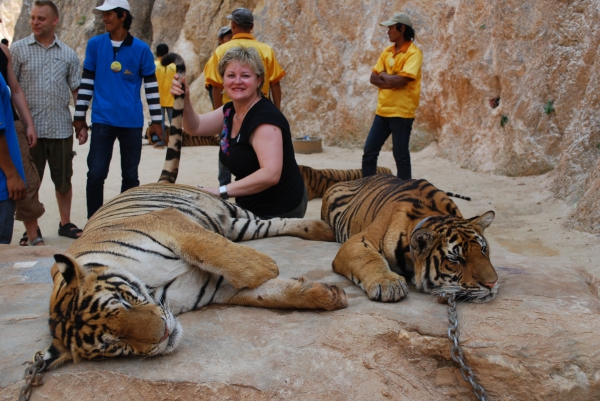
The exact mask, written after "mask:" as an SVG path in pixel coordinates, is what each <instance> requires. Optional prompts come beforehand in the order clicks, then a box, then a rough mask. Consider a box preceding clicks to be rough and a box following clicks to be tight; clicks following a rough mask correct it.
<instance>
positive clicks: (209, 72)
mask: <svg viewBox="0 0 600 401" xmlns="http://www.w3.org/2000/svg"><path fill="white" fill-rule="evenodd" d="M227 19H229V20H231V32H232V33H233V38H232V39H231V40H230V41H229V42H227V43H224V44H222V45H221V46H219V47H217V49H216V50H215V53H214V55H213V57H212V58H211V59H210V60H209V62H208V63H207V66H206V69H205V70H204V72H205V78H206V83H207V84H210V85H212V86H213V103H214V104H213V106H214V108H215V109H218V108H219V107H221V106H222V105H223V104H225V103H227V102H228V101H229V100H230V99H229V98H228V97H227V95H225V94H224V93H222V92H223V78H222V77H221V75H220V74H219V61H221V58H222V57H223V55H224V54H225V53H226V52H227V50H229V49H231V48H233V47H239V46H244V47H253V48H255V49H256V50H258V53H259V54H260V58H261V59H262V61H263V64H264V65H265V82H264V85H263V87H262V90H263V93H264V95H265V96H267V97H269V92H270V93H271V100H272V101H273V103H274V104H275V106H276V107H277V108H278V109H281V85H280V83H279V81H281V79H282V78H283V77H284V76H285V71H284V70H283V68H281V66H280V65H279V63H278V62H277V59H276V58H275V52H273V49H272V48H271V46H269V45H267V44H266V43H262V42H259V41H258V40H256V38H255V37H254V36H253V35H252V34H251V33H250V32H251V31H252V29H253V28H254V16H253V15H252V13H251V12H250V10H248V9H246V8H236V9H235V10H233V12H232V13H231V14H229V15H228V16H227Z"/></svg>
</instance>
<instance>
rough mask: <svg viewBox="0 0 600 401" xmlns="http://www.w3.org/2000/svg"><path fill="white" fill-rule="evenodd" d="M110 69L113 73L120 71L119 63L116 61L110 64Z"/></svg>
mask: <svg viewBox="0 0 600 401" xmlns="http://www.w3.org/2000/svg"><path fill="white" fill-rule="evenodd" d="M110 69H111V70H113V72H119V71H121V63H119V62H118V61H113V62H112V63H111V64H110Z"/></svg>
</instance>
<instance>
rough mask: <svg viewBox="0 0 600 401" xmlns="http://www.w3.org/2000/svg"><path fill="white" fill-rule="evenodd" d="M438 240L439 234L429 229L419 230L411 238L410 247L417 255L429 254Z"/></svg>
mask: <svg viewBox="0 0 600 401" xmlns="http://www.w3.org/2000/svg"><path fill="white" fill-rule="evenodd" d="M437 238H438V233H436V232H435V231H433V230H430V229H428V228H419V229H418V230H416V231H415V232H414V233H413V234H412V235H411V237H410V247H411V248H412V250H413V251H414V252H415V254H416V255H418V256H422V255H423V254H426V253H429V251H430V250H431V248H432V247H433V244H434V243H435V241H436V240H437Z"/></svg>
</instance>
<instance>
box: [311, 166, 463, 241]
mask: <svg viewBox="0 0 600 401" xmlns="http://www.w3.org/2000/svg"><path fill="white" fill-rule="evenodd" d="M391 208H403V209H404V210H406V211H407V215H408V217H409V218H410V219H411V220H413V221H418V220H420V219H422V218H424V217H426V216H428V215H431V214H437V215H451V216H457V217H462V215H461V213H460V210H459V209H458V207H457V206H456V205H455V204H454V202H452V200H451V199H449V198H448V196H447V194H446V193H445V192H444V191H441V190H439V189H437V188H436V187H434V186H433V185H432V184H431V183H430V182H428V181H427V180H423V179H421V180H407V181H403V180H401V179H400V178H397V177H395V176H392V175H387V174H382V175H374V176H371V177H367V178H361V179H359V180H355V181H348V182H341V183H338V184H336V185H334V186H332V187H331V188H330V189H329V190H328V191H327V192H326V193H325V196H324V197H323V204H322V208H321V218H322V219H323V220H324V221H326V222H328V223H329V225H330V226H331V227H332V228H333V229H334V231H335V235H336V241H338V242H340V243H342V242H345V241H347V240H348V239H349V238H350V237H351V236H353V235H354V234H356V233H359V232H361V231H362V230H364V229H365V228H366V227H367V226H369V225H370V224H371V223H373V221H374V220H375V218H376V217H377V216H378V215H379V214H381V213H384V214H385V213H386V212H385V210H386V209H391ZM415 224H416V223H415Z"/></svg>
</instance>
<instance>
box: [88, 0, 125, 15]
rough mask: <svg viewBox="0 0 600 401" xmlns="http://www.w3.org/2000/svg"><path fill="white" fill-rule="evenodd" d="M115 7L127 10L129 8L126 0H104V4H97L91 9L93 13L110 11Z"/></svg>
mask: <svg viewBox="0 0 600 401" xmlns="http://www.w3.org/2000/svg"><path fill="white" fill-rule="evenodd" d="M115 8H122V9H125V10H127V11H129V12H131V9H130V8H129V2H128V1H127V0H104V4H102V5H101V6H98V7H96V8H94V9H93V10H92V12H93V13H94V14H102V11H110V10H114V9H115Z"/></svg>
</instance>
